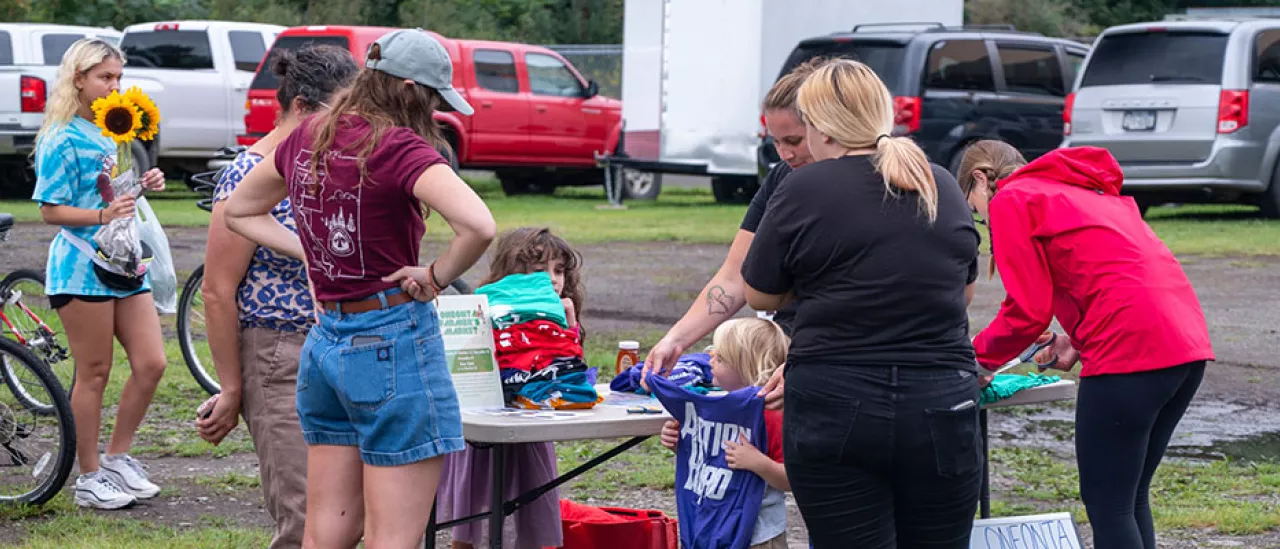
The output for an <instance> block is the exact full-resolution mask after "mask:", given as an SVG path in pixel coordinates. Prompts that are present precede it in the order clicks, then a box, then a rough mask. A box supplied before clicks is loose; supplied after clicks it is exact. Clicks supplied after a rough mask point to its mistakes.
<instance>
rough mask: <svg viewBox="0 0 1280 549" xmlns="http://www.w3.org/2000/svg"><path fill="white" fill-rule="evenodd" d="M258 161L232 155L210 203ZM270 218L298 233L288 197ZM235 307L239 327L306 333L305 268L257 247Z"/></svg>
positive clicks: (226, 192) (218, 199)
mask: <svg viewBox="0 0 1280 549" xmlns="http://www.w3.org/2000/svg"><path fill="white" fill-rule="evenodd" d="M261 161H262V157H261V156H259V155H257V154H254V153H251V152H249V151H244V152H241V153H240V154H238V155H236V158H235V160H232V161H231V164H230V165H229V166H227V168H226V169H225V170H223V171H222V174H221V176H220V177H219V178H218V185H217V187H215V188H214V191H213V200H214V202H222V201H223V200H226V199H227V198H228V197H230V196H231V191H234V190H235V189H236V186H237V185H239V184H240V181H242V180H244V176H246V175H248V174H249V171H250V170H252V169H253V167H254V166H257V165H258V163H259V162H261ZM271 215H272V217H275V218H276V221H279V222H280V224H281V225H284V226H285V227H287V228H288V229H289V230H291V231H293V232H295V233H296V232H298V226H297V225H296V224H295V223H294V221H293V206H291V205H290V204H289V199H288V198H285V199H284V200H283V201H281V202H280V203H279V204H276V207H275V208H272V209H271ZM236 305H237V306H238V308H239V310H240V325H241V326H247V327H252V328H267V329H270V330H280V331H285V332H305V331H307V330H308V329H310V327H311V322H312V319H313V318H314V317H313V312H314V311H315V306H314V305H313V302H312V300H311V290H310V289H308V287H307V270H306V266H305V265H304V264H303V263H302V262H301V261H298V260H297V259H294V258H292V257H289V256H286V255H281V254H278V253H276V252H274V251H272V250H270V249H268V248H264V247H262V246H259V247H258V248H257V249H256V250H254V252H253V259H252V260H250V261H249V269H248V271H247V272H245V275H244V280H243V281H241V282H240V288H239V290H238V291H237V292H236Z"/></svg>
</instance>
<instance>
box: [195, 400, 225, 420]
mask: <svg viewBox="0 0 1280 549" xmlns="http://www.w3.org/2000/svg"><path fill="white" fill-rule="evenodd" d="M220 396H222V395H221V394H216V395H213V396H211V397H209V399H208V400H206V401H204V403H202V404H201V405H200V406H199V407H197V408H196V419H209V416H212V415H213V405H214V404H216V403H217V402H218V397H220Z"/></svg>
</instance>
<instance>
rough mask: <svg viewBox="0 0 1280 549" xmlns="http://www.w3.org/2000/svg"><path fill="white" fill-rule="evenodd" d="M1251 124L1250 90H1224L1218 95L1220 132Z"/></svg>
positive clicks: (1227, 131) (1232, 130) (1231, 130)
mask: <svg viewBox="0 0 1280 549" xmlns="http://www.w3.org/2000/svg"><path fill="white" fill-rule="evenodd" d="M1248 125H1249V90H1222V95H1220V96H1218V133H1231V132H1234V131H1236V130H1238V129H1240V128H1243V127H1245V126H1248Z"/></svg>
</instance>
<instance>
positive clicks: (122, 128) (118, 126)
mask: <svg viewBox="0 0 1280 549" xmlns="http://www.w3.org/2000/svg"><path fill="white" fill-rule="evenodd" d="M93 114H94V120H93V123H94V125H96V126H98V128H99V129H101V130H102V135H104V136H106V137H110V138H111V140H112V141H114V142H115V143H116V166H115V169H114V173H112V174H111V176H112V177H115V176H118V175H120V174H122V173H125V172H127V171H129V170H132V169H133V148H132V146H131V145H132V144H133V140H134V139H141V140H143V141H151V140H152V139H155V138H156V134H158V133H159V132H160V109H157V108H156V104H155V102H153V101H151V98H150V97H148V96H147V94H145V93H143V92H142V90H141V89H138V88H137V87H136V86H135V87H132V88H129V89H128V90H126V91H125V92H124V93H123V94H121V93H120V92H118V91H114V92H111V95H108V96H106V97H103V98H100V99H98V100H97V101H94V102H93Z"/></svg>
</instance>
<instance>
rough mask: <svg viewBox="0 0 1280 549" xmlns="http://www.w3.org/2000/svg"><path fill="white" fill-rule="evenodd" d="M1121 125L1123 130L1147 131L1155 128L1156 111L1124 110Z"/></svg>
mask: <svg viewBox="0 0 1280 549" xmlns="http://www.w3.org/2000/svg"><path fill="white" fill-rule="evenodd" d="M1121 127H1123V128H1124V129H1125V131H1131V132H1149V131H1151V130H1154V129H1155V128H1156V111H1125V112H1124V120H1122V121H1121Z"/></svg>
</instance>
